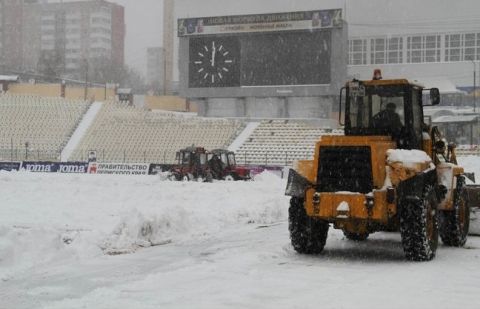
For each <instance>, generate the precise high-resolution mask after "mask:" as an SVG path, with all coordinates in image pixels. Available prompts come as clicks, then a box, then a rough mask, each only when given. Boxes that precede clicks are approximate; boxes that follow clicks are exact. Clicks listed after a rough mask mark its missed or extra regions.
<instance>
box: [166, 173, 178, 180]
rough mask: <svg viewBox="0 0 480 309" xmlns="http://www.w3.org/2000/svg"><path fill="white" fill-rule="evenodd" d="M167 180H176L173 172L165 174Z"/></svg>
mask: <svg viewBox="0 0 480 309" xmlns="http://www.w3.org/2000/svg"><path fill="white" fill-rule="evenodd" d="M167 180H170V181H177V180H178V179H177V176H176V175H175V174H168V175H167Z"/></svg>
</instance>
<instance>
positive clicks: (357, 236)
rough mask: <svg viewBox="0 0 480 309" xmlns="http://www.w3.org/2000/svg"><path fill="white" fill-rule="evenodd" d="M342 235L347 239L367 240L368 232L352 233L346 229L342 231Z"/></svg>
mask: <svg viewBox="0 0 480 309" xmlns="http://www.w3.org/2000/svg"><path fill="white" fill-rule="evenodd" d="M343 235H345V237H346V238H347V239H349V240H353V241H365V240H367V238H368V236H369V235H370V234H369V233H352V232H348V231H343Z"/></svg>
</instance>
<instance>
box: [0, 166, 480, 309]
mask: <svg viewBox="0 0 480 309" xmlns="http://www.w3.org/2000/svg"><path fill="white" fill-rule="evenodd" d="M462 162H464V163H465V166H466V167H467V170H470V171H477V178H480V158H465V159H462ZM284 188H285V180H282V179H279V178H277V177H276V176H274V175H272V174H262V175H260V177H258V178H257V179H256V181H255V182H236V183H233V182H232V183H230V182H215V183H212V184H209V183H182V182H168V181H167V182H165V181H161V180H160V179H159V178H158V177H152V176H139V177H127V176H101V175H62V174H32V173H7V172H0V308H2V309H3V308H8V309H10V308H385V307H388V308H480V295H479V294H478V291H479V287H480V237H470V238H469V240H468V242H467V245H466V247H465V248H461V249H455V248H448V247H444V246H443V245H440V246H439V249H438V251H437V257H436V258H435V259H434V260H433V261H431V262H425V263H413V262H407V261H405V260H404V256H403V251H402V248H401V244H400V237H399V235H397V234H395V233H377V234H374V235H372V237H371V238H370V239H369V240H368V241H366V242H364V243H361V244H358V243H354V242H351V241H348V240H346V239H344V237H343V235H342V234H341V232H338V231H336V230H333V229H331V230H330V232H329V239H328V241H327V246H326V247H325V251H324V253H322V254H321V255H319V256H302V255H299V254H297V253H295V251H294V250H293V249H292V247H291V245H290V242H289V236H288V224H287V210H288V198H287V197H285V196H284V195H283V193H284Z"/></svg>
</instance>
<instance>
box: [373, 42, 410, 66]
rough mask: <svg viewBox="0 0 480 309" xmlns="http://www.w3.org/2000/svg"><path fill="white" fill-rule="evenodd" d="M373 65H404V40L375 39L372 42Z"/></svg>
mask: <svg viewBox="0 0 480 309" xmlns="http://www.w3.org/2000/svg"><path fill="white" fill-rule="evenodd" d="M370 48H371V52H370V57H371V64H391V63H403V38H401V37H393V38H375V39H371V40H370Z"/></svg>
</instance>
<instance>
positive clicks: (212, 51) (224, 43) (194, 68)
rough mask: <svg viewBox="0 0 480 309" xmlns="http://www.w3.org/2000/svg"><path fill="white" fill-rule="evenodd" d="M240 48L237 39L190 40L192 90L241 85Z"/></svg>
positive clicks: (190, 79)
mask: <svg viewBox="0 0 480 309" xmlns="http://www.w3.org/2000/svg"><path fill="white" fill-rule="evenodd" d="M239 53H240V48H239V43H238V40H237V39H236V38H231V37H229V38H220V37H214V38H208V39H204V38H197V39H191V40H190V65H189V68H190V72H189V84H190V88H201V87H212V88H214V87H235V86H239V85H240V72H239V57H238V55H239Z"/></svg>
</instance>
